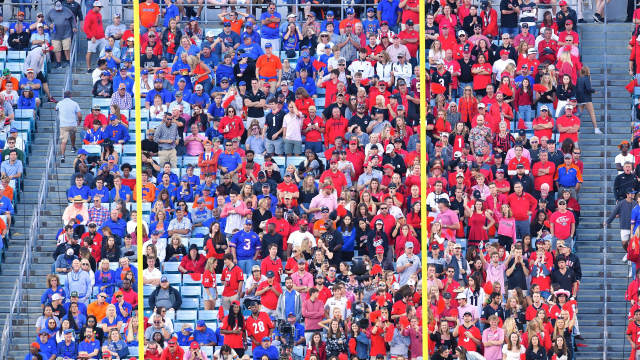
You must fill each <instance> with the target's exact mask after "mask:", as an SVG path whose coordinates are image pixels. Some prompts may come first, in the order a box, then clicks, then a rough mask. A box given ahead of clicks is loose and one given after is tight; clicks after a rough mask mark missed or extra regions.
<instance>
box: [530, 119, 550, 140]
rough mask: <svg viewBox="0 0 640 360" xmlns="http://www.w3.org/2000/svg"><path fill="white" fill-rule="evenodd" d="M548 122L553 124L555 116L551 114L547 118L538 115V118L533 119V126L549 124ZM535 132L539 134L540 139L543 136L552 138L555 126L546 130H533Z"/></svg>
mask: <svg viewBox="0 0 640 360" xmlns="http://www.w3.org/2000/svg"><path fill="white" fill-rule="evenodd" d="M548 124H551V125H553V118H552V117H551V116H547V117H546V118H543V117H542V116H538V117H537V118H535V119H533V126H536V125H548ZM533 134H534V135H535V136H537V137H538V139H541V138H542V137H543V136H546V137H547V139H551V136H552V135H553V128H549V129H544V130H533Z"/></svg>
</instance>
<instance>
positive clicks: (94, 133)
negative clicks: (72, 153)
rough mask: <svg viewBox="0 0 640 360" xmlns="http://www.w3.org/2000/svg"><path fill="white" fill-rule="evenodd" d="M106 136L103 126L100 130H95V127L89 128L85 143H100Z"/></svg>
mask: <svg viewBox="0 0 640 360" xmlns="http://www.w3.org/2000/svg"><path fill="white" fill-rule="evenodd" d="M105 138H106V136H105V134H104V131H102V128H98V130H93V128H91V129H89V130H87V133H86V134H85V136H84V139H83V140H84V141H85V143H89V144H100V143H101V142H102V141H104V139H105Z"/></svg>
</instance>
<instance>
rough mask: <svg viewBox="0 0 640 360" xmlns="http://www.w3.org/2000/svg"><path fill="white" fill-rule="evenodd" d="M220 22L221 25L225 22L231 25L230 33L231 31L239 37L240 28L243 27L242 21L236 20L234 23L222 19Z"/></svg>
mask: <svg viewBox="0 0 640 360" xmlns="http://www.w3.org/2000/svg"><path fill="white" fill-rule="evenodd" d="M222 22H223V23H225V22H228V23H231V31H233V32H234V33H236V34H238V35H240V34H241V33H242V26H243V25H244V20H241V19H236V20H235V21H234V20H231V19H227V18H226V17H225V18H222Z"/></svg>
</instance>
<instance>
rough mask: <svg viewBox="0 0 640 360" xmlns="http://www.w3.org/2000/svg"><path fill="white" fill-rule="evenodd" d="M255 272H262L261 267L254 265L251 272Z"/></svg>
mask: <svg viewBox="0 0 640 360" xmlns="http://www.w3.org/2000/svg"><path fill="white" fill-rule="evenodd" d="M254 271H260V265H253V266H252V267H251V272H254Z"/></svg>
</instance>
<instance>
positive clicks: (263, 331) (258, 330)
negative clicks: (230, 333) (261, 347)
mask: <svg viewBox="0 0 640 360" xmlns="http://www.w3.org/2000/svg"><path fill="white" fill-rule="evenodd" d="M244 325H245V327H246V329H247V336H248V337H251V343H252V344H253V346H252V349H255V348H256V346H258V344H260V342H261V341H262V338H263V337H265V336H269V334H270V333H271V329H273V328H274V327H275V326H274V325H273V322H272V321H271V318H269V315H267V313H265V312H260V313H258V318H257V319H254V318H253V315H249V316H248V317H247V318H246V319H245V321H244Z"/></svg>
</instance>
